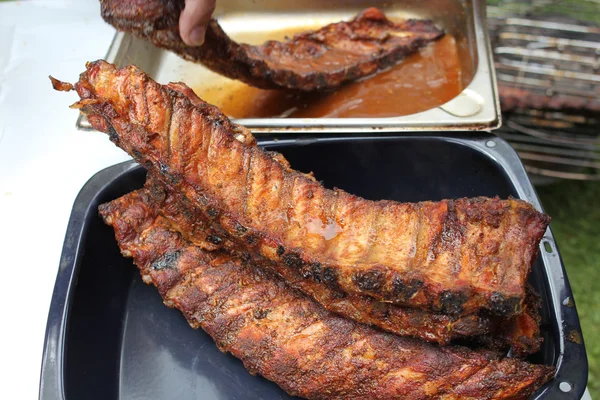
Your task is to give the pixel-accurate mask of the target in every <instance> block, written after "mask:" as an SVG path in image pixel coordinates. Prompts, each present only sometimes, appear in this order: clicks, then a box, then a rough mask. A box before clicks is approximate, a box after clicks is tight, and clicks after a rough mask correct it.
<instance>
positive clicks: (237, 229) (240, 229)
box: [235, 222, 248, 236]
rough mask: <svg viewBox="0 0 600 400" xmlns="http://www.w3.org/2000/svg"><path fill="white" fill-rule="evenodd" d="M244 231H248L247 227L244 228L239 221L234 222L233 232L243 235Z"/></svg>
mask: <svg viewBox="0 0 600 400" xmlns="http://www.w3.org/2000/svg"><path fill="white" fill-rule="evenodd" d="M246 232H248V228H246V227H245V226H244V225H242V224H240V223H239V222H238V223H236V224H235V233H236V234H237V235H238V236H244V235H245V234H246Z"/></svg>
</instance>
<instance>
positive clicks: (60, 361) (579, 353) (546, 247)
mask: <svg viewBox="0 0 600 400" xmlns="http://www.w3.org/2000/svg"><path fill="white" fill-rule="evenodd" d="M261 144H262V145H263V146H264V147H266V148H269V149H275V150H277V151H280V152H282V153H283V154H284V155H285V156H286V157H287V159H288V160H289V161H290V162H291V164H292V166H293V167H294V168H295V169H298V170H300V171H304V172H308V171H313V172H314V173H315V176H316V177H317V178H318V179H320V180H323V182H324V183H325V185H326V186H328V187H333V186H337V187H340V188H343V189H345V190H346V191H348V192H350V193H355V194H357V195H360V196H363V197H365V198H368V199H393V200H398V201H411V202H412V201H420V200H439V199H443V198H456V197H464V196H469V197H470V196H496V195H498V196H501V197H503V198H506V197H508V196H514V197H517V198H521V199H524V200H527V201H529V202H531V203H532V204H534V205H535V206H536V207H538V208H541V206H540V203H539V200H538V198H537V196H536V194H535V191H534V189H533V187H532V186H531V183H530V181H529V179H528V178H527V175H526V173H525V170H524V169H523V165H522V164H521V162H520V161H519V159H518V157H517V155H516V154H515V152H514V151H513V150H512V149H511V148H510V147H509V145H508V144H507V143H506V142H504V141H503V140H502V139H500V138H498V137H496V136H494V135H492V134H490V133H486V132H477V133H475V132H465V133H456V132H454V133H451V134H443V133H436V132H433V133H430V134H418V135H416V134H415V135H410V134H402V135H401V136H385V137H364V136H363V137H352V136H347V137H345V138H340V137H339V136H338V137H335V138H333V137H330V138H324V137H318V138H307V137H306V134H304V136H302V137H298V138H294V137H293V136H289V135H288V136H286V138H285V140H270V139H264V140H263V141H262V142H261ZM144 179H145V173H144V170H143V169H142V168H141V167H139V166H138V165H137V164H135V163H134V162H132V161H130V162H125V163H122V164H118V165H115V166H112V167H110V168H107V169H105V170H103V171H100V172H98V173H97V174H96V175H94V176H93V177H92V178H91V179H90V180H89V181H88V182H87V183H86V185H85V186H84V187H83V188H82V190H81V192H80V193H79V196H78V197H77V199H76V200H75V204H74V206H73V211H72V214H71V219H70V222H69V226H68V230H67V234H66V238H65V242H64V248H63V252H62V257H61V261H60V266H59V270H58V275H57V278H56V286H55V288H54V294H53V296H52V303H51V307H50V313H49V316H48V325H47V331H46V341H45V347H44V356H43V362H42V375H41V383H40V399H42V400H63V399H87V400H94V399H102V400H106V399H127V400H129V399H207V400H212V399H215V400H216V399H288V398H290V397H289V396H288V395H287V394H286V393H284V392H283V391H282V390H281V389H279V388H278V387H277V386H276V385H275V384H273V383H271V382H268V381H267V380H265V379H263V378H261V377H258V376H252V375H250V374H249V373H248V372H247V371H246V370H245V369H244V367H243V365H242V363H241V362H240V361H238V360H237V359H235V358H234V357H232V356H230V355H227V354H223V353H221V352H220V351H219V350H218V349H217V348H216V346H215V344H214V343H213V341H212V340H211V339H210V337H209V336H208V335H206V334H205V333H204V332H202V331H196V330H193V329H191V328H190V327H189V326H188V324H187V322H186V321H185V319H184V318H183V316H182V315H181V314H180V313H179V311H177V310H173V309H169V308H167V307H166V306H164V305H163V304H162V301H161V298H160V296H159V294H158V292H157V291H156V289H155V288H154V287H151V286H148V285H145V284H143V283H142V281H141V279H140V276H139V273H138V271H137V269H135V268H133V266H132V262H131V260H129V259H125V258H123V257H122V256H121V255H120V253H119V250H118V248H117V243H116V241H115V239H114V236H113V231H112V229H111V228H109V227H108V226H106V225H104V224H103V223H102V221H101V219H100V218H99V216H98V212H97V207H98V205H99V204H101V203H103V202H106V201H109V200H112V199H115V198H117V197H119V196H121V195H123V194H125V193H127V192H129V191H131V190H134V189H138V188H140V187H141V186H142V185H143V183H144ZM540 247H541V248H540V255H539V257H538V259H537V261H536V262H535V265H534V267H533V273H532V274H531V283H532V284H533V285H534V287H535V288H536V289H537V290H538V292H539V293H541V295H542V297H543V310H542V315H543V323H542V330H543V336H544V345H543V348H542V350H541V351H540V352H539V353H538V354H535V355H533V356H532V357H531V359H530V360H531V361H532V362H536V363H545V364H551V365H554V366H556V368H557V373H556V376H555V378H554V379H553V380H552V381H550V382H549V383H548V384H546V385H545V386H544V387H543V388H541V389H540V390H539V391H538V392H537V393H536V394H535V395H534V397H533V398H535V399H565V400H569V399H580V398H581V396H582V394H583V392H584V390H585V386H586V383H587V374H588V367H587V358H586V353H585V347H584V344H583V339H582V336H581V328H580V326H579V319H578V316H577V310H576V308H575V303H574V301H573V295H572V293H571V288H570V286H569V282H568V280H567V277H566V275H565V270H564V268H563V264H562V260H561V257H560V253H559V250H558V246H557V245H556V242H555V240H554V236H553V235H552V232H551V230H550V229H548V231H547V232H546V234H545V236H544V239H543V241H542V244H541V246H540Z"/></svg>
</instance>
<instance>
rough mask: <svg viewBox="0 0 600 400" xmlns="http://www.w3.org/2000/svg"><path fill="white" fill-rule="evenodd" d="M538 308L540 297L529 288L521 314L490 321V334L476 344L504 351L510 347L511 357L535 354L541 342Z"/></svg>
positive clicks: (479, 339)
mask: <svg viewBox="0 0 600 400" xmlns="http://www.w3.org/2000/svg"><path fill="white" fill-rule="evenodd" d="M540 307H541V298H540V296H539V295H538V294H537V293H535V292H534V291H533V289H532V288H530V287H529V288H528V289H527V297H526V299H525V306H524V307H523V312H522V313H521V314H519V315H515V316H513V317H511V318H496V319H494V320H492V323H491V329H490V332H489V333H488V334H486V335H485V336H483V337H480V338H478V339H477V342H478V343H479V344H481V345H483V346H485V347H487V348H490V349H497V350H506V349H507V348H509V347H510V348H511V354H512V356H513V357H525V356H527V355H528V354H533V353H537V352H538V351H539V350H540V347H541V345H542V342H543V339H542V337H541V335H540V322H541V316H540V311H539V310H540Z"/></svg>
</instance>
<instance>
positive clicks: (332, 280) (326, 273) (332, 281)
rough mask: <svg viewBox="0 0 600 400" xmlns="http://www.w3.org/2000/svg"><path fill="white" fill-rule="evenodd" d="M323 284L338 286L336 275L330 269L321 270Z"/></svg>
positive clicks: (333, 270) (335, 272)
mask: <svg viewBox="0 0 600 400" xmlns="http://www.w3.org/2000/svg"><path fill="white" fill-rule="evenodd" d="M322 279H323V282H325V283H326V284H327V285H329V286H332V287H337V286H338V273H337V271H336V270H335V269H333V268H331V267H325V268H323V278H322Z"/></svg>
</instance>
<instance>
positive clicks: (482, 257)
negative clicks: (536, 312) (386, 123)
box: [54, 61, 549, 316]
mask: <svg viewBox="0 0 600 400" xmlns="http://www.w3.org/2000/svg"><path fill="white" fill-rule="evenodd" d="M54 83H55V87H57V88H59V89H62V88H64V87H61V85H62V84H61V83H59V82H57V81H55V82H54ZM75 89H76V90H77V92H78V94H79V95H80V97H81V100H80V101H79V102H78V103H76V104H75V105H74V107H75V108H79V109H80V110H81V111H82V112H83V113H84V114H86V115H87V117H88V120H89V121H90V123H91V124H92V126H94V128H95V129H97V130H100V131H102V132H106V133H108V134H109V135H110V137H111V139H112V140H113V141H114V142H115V143H116V144H117V145H118V146H120V147H121V148H123V149H124V150H125V151H127V152H128V153H129V154H131V155H132V156H133V157H134V158H135V159H136V160H137V161H139V162H140V163H141V164H142V165H144V166H145V167H146V168H148V169H149V170H150V171H152V172H154V173H155V174H156V176H158V177H159V178H160V180H161V182H162V184H163V185H165V187H167V188H168V189H170V190H172V191H174V192H176V193H178V194H180V195H181V196H182V197H183V198H185V199H187V200H188V201H189V202H190V204H192V205H193V206H194V207H197V208H198V209H199V210H201V211H202V212H203V213H204V215H205V216H206V217H207V218H209V219H210V220H212V221H214V222H215V223H216V224H218V225H219V226H220V227H221V228H222V232H223V233H224V235H226V236H227V238H228V239H231V240H234V241H236V242H237V243H239V244H240V245H243V246H245V248H246V249H247V250H248V251H253V252H258V253H259V254H261V255H262V256H264V257H266V258H267V259H269V260H271V261H274V262H279V263H282V265H285V266H286V267H287V268H294V269H297V270H299V271H300V273H301V274H303V275H304V276H306V278H307V279H313V280H314V281H316V282H319V283H321V284H323V285H327V286H329V287H332V288H336V289H339V290H342V291H344V292H347V293H353V294H361V295H370V296H372V297H374V298H377V299H379V300H382V301H386V302H392V303H395V304H399V305H405V306H411V307H419V308H423V309H427V310H432V311H436V312H442V313H446V314H455V315H458V314H462V315H466V314H472V313H475V312H477V311H479V310H480V309H482V308H484V309H488V310H490V311H491V312H493V313H495V314H497V315H502V316H509V315H515V314H518V313H519V312H520V310H521V308H522V303H523V300H524V297H525V286H526V281H527V276H528V274H529V271H530V268H531V264H532V262H533V259H534V257H535V255H536V253H537V250H538V244H539V241H540V239H541V237H542V235H543V233H544V231H545V229H546V226H547V224H548V222H549V218H548V217H547V216H546V215H544V214H542V213H539V212H538V211H536V210H535V209H534V208H533V207H532V206H531V205H530V204H528V203H526V202H523V201H520V200H515V199H509V200H500V199H497V198H474V199H459V200H443V201H439V202H421V203H397V202H393V201H369V200H365V199H362V198H359V197H357V196H353V195H350V194H348V193H346V192H344V191H342V190H339V189H335V190H329V189H325V188H324V187H323V186H322V185H321V184H320V183H319V182H317V181H316V180H315V179H314V178H313V177H312V176H310V175H306V174H302V173H299V172H296V171H294V170H292V169H291V168H290V167H289V165H288V164H287V162H286V161H285V159H284V158H283V157H282V156H280V155H279V156H273V155H272V154H270V153H267V152H265V151H264V150H262V149H261V148H259V147H258V146H256V144H255V142H254V139H253V138H252V135H251V134H250V133H249V132H248V131H247V130H246V129H245V128H243V127H242V126H239V125H236V124H233V123H232V122H231V121H229V119H227V118H226V117H225V116H224V115H223V114H221V113H220V112H219V110H218V109H217V108H216V107H214V106H211V105H208V104H207V103H205V102H203V101H202V100H200V99H199V98H198V97H197V96H195V95H194V93H193V92H192V91H191V89H189V88H187V87H186V86H185V85H183V84H170V85H167V86H161V85H159V84H158V83H156V82H154V81H152V80H151V79H150V78H149V77H148V76H147V75H146V74H144V73H143V72H142V71H140V70H138V69H137V68H135V67H133V66H131V67H127V68H123V69H117V68H115V66H114V65H111V64H109V63H106V62H104V61H97V62H94V63H89V64H88V68H87V70H86V71H85V72H84V73H83V74H82V75H81V76H80V80H79V82H78V83H77V84H76V85H75Z"/></svg>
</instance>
